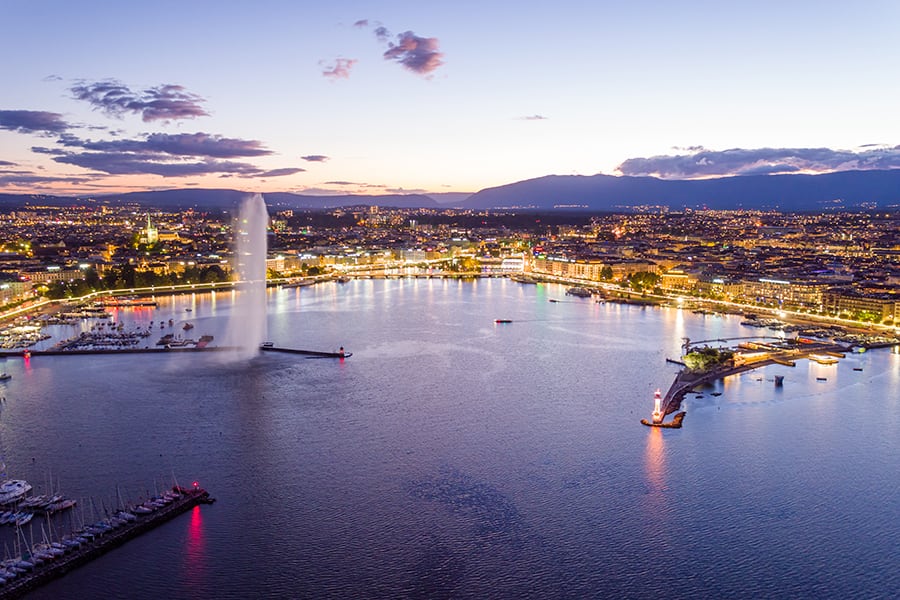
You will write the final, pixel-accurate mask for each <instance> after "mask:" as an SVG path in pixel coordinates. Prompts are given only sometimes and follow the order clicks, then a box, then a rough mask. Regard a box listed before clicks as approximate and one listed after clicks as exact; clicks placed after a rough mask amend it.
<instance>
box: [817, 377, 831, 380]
mask: <svg viewBox="0 0 900 600" xmlns="http://www.w3.org/2000/svg"><path fill="white" fill-rule="evenodd" d="M816 381H828V378H827V377H816Z"/></svg>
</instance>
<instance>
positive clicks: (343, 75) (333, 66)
mask: <svg viewBox="0 0 900 600" xmlns="http://www.w3.org/2000/svg"><path fill="white" fill-rule="evenodd" d="M357 62H358V61H357V60H356V59H355V58H336V59H334V61H332V62H329V63H326V62H324V61H320V62H319V64H320V65H322V66H323V67H324V68H323V69H322V75H323V76H324V77H328V78H331V79H348V78H349V77H350V70H351V69H353V65H355V64H356V63H357Z"/></svg>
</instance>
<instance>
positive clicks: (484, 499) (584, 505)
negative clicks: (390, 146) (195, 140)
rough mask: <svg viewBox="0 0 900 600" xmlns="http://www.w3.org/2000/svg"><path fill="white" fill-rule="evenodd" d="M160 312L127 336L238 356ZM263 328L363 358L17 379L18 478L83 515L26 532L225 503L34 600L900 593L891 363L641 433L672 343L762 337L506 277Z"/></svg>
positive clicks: (136, 360)
mask: <svg viewBox="0 0 900 600" xmlns="http://www.w3.org/2000/svg"><path fill="white" fill-rule="evenodd" d="M550 298H554V299H559V300H560V302H558V303H550V302H548V300H549V299H550ZM159 300H160V305H159V307H158V308H156V309H121V310H119V311H116V312H115V315H114V318H115V319H116V320H117V321H119V322H122V323H127V324H129V325H131V324H134V323H138V322H141V323H148V322H149V321H150V320H154V331H155V334H154V337H152V338H148V342H147V343H152V342H153V341H154V340H155V339H156V338H158V335H157V334H158V333H160V331H161V332H162V333H166V332H170V331H173V332H176V331H177V332H179V333H181V332H182V330H181V329H180V328H179V327H180V325H181V324H182V323H184V322H185V321H190V322H191V323H193V324H194V325H195V328H194V329H193V330H191V336H192V337H195V338H196V337H199V336H200V335H203V334H212V335H215V336H216V339H217V340H218V339H222V337H223V336H224V334H225V331H224V328H225V327H226V323H227V321H228V316H229V310H230V307H231V306H232V302H233V295H232V293H227V294H221V293H220V294H217V295H211V294H197V295H196V296H181V297H163V298H160V299H159ZM186 308H191V309H192V310H191V311H190V312H187V311H186V310H185V309H186ZM268 313H269V314H268V338H269V339H270V340H272V341H274V342H275V343H277V344H278V345H284V346H292V347H297V348H303V349H315V350H335V349H337V348H338V347H339V346H345V347H346V348H347V350H348V351H351V352H353V356H352V358H349V359H346V360H344V361H338V360H334V359H307V358H303V357H298V356H293V355H282V354H269V353H267V354H265V355H261V356H257V357H255V358H252V359H250V360H229V357H228V356H227V355H226V354H224V353H203V354H179V355H168V356H156V355H134V356H115V355H113V356H90V357H88V356H62V357H32V358H31V360H30V361H28V362H27V363H26V362H24V361H23V360H22V359H8V360H6V361H5V363H4V365H3V367H2V369H0V370H4V371H7V372H9V373H10V374H12V375H13V378H12V379H11V380H10V381H8V382H6V383H5V384H0V385H2V386H3V389H2V390H0V395H2V396H5V397H6V401H5V402H3V403H2V406H0V453H2V458H3V460H4V461H5V463H6V467H7V474H8V476H10V477H14V478H24V479H27V480H29V481H30V482H31V483H33V484H35V487H36V488H37V489H36V490H35V492H41V491H46V489H47V488H48V487H49V485H50V484H49V482H50V481H52V482H53V483H52V485H53V487H54V488H59V489H61V491H62V492H64V493H65V494H67V495H68V496H70V497H74V498H77V499H79V506H78V507H77V508H76V509H75V511H74V512H73V513H72V514H70V515H68V516H67V517H66V518H63V519H58V520H57V521H54V522H53V523H50V524H48V523H47V522H46V521H44V522H41V521H40V520H39V519H36V520H35V521H32V523H31V524H30V528H31V531H30V532H29V534H28V535H29V536H33V537H34V538H35V539H36V540H37V539H40V537H41V536H42V535H43V532H44V531H46V530H47V529H50V528H52V529H53V530H54V531H57V530H59V529H60V528H62V527H63V523H62V521H64V520H66V519H73V518H74V520H76V521H78V520H80V519H85V520H87V521H88V522H90V521H91V519H92V515H96V514H98V513H102V511H103V508H104V507H108V506H111V505H114V504H115V502H116V496H117V493H118V494H121V496H124V497H127V498H132V499H137V498H140V497H146V496H147V495H152V494H153V493H154V492H155V489H157V488H161V487H163V486H168V485H171V482H172V479H173V476H174V477H176V478H177V479H178V482H179V483H181V484H189V483H190V482H192V481H194V480H197V481H198V482H199V483H200V484H201V485H202V486H204V487H206V488H207V489H209V491H210V492H211V493H212V495H213V496H215V497H216V498H217V499H218V501H217V502H216V504H214V505H212V506H203V507H199V508H196V509H193V510H192V512H190V513H188V514H186V515H183V516H181V517H178V518H177V519H175V520H174V521H171V522H169V523H167V524H165V525H163V526H161V527H159V528H158V529H155V530H154V531H152V532H150V533H148V534H146V535H143V536H141V537H140V538H138V539H136V540H134V541H131V542H129V543H128V544H126V545H125V546H123V547H121V548H118V549H116V550H114V551H112V552H111V553H109V554H107V555H105V556H103V557H102V558H100V559H98V560H96V561H94V562H92V563H91V564H89V565H87V566H85V567H82V568H80V569H78V570H76V571H73V572H72V573H69V574H67V575H66V576H64V577H63V578H61V579H59V580H57V581H55V582H53V583H51V584H50V585H47V586H45V587H43V588H41V589H39V590H37V591H35V592H33V593H32V594H30V595H29V598H48V599H49V598H133V599H145V598H146V599H153V600H158V599H159V598H160V597H165V598H170V599H180V598H263V597H271V598H589V597H617V598H645V597H657V596H664V595H665V596H668V597H678V598H687V597H691V598H696V597H709V598H712V597H715V598H721V597H731V598H760V597H797V598H799V597H804V598H810V597H815V598H890V597H897V596H898V595H900V569H898V552H897V540H898V539H900V499H898V493H897V492H898V486H897V481H898V479H897V474H898V473H900V453H898V452H897V445H898V441H900V416H898V415H900V393H898V389H900V355H898V354H896V353H893V352H892V351H890V350H879V351H870V352H867V353H864V354H852V355H848V356H847V357H846V358H845V359H842V360H841V362H840V363H839V364H837V365H827V366H826V365H819V364H816V363H812V362H809V361H800V363H798V365H797V367H795V368H789V367H783V366H770V367H766V368H764V369H761V370H759V371H751V372H749V373H745V374H743V375H740V376H736V377H732V378H729V379H727V380H725V381H721V382H717V383H716V385H715V386H713V387H710V388H708V389H707V390H704V391H703V392H702V395H693V394H689V395H688V397H687V400H686V402H685V404H684V408H685V409H686V410H687V412H688V414H687V418H686V419H685V427H684V428H683V429H680V430H665V431H664V430H659V429H651V428H647V427H643V426H641V425H640V423H639V421H640V419H641V418H645V417H647V416H648V415H649V413H650V411H651V410H652V399H653V392H654V390H655V389H656V388H662V390H663V391H665V390H666V389H667V388H668V386H669V385H670V383H671V382H672V379H673V377H674V374H675V373H676V367H674V366H673V365H669V364H667V363H666V362H665V358H666V357H667V356H668V357H676V356H678V354H679V351H680V346H681V343H682V338H683V337H690V338H691V339H694V340H698V339H716V338H721V337H728V336H739V335H754V334H758V333H760V332H759V330H752V329H749V328H747V327H744V326H741V325H740V319H739V318H737V317H722V316H713V315H696V314H692V313H691V312H689V311H683V310H679V309H675V308H641V307H635V306H623V305H617V304H603V303H596V302H593V301H591V300H590V299H579V298H572V297H566V296H565V295H564V288H562V287H560V286H553V285H537V286H535V285H523V284H518V283H515V282H511V281H507V280H483V281H474V282H458V281H449V280H392V281H376V280H358V281H353V282H351V283H347V284H334V283H329V284H319V285H317V286H313V287H306V288H299V289H272V290H269V292H268ZM169 318H173V319H174V321H175V324H174V326H173V327H172V328H169V327H168V325H167V324H166V325H164V329H163V330H159V329H158V328H159V323H160V321H164V322H166V323H167V321H168V319H169ZM498 318H502V319H511V320H512V321H513V322H512V323H509V324H496V323H495V322H494V320H495V319H498ZM854 367H856V368H862V369H863V370H862V371H854V370H853V368H854ZM775 375H784V387H783V388H775V386H774V383H773V381H772V380H773V378H774V376H775ZM818 377H825V378H826V381H819V380H818V379H817V378H818ZM713 392H715V393H717V394H719V393H720V394H721V395H715V396H714V395H712V393H713ZM117 490H118V492H117ZM0 535H2V536H3V537H2V538H0V539H3V540H4V541H5V543H6V544H7V546H8V547H9V548H10V550H11V549H12V546H13V535H12V530H11V529H8V528H4V530H3V531H2V532H0Z"/></svg>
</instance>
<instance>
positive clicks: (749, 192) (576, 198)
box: [462, 169, 900, 211]
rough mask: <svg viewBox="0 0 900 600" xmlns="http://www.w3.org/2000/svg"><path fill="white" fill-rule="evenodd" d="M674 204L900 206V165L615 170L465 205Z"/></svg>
mask: <svg viewBox="0 0 900 600" xmlns="http://www.w3.org/2000/svg"><path fill="white" fill-rule="evenodd" d="M648 205H650V206H666V207H669V208H672V209H683V208H704V207H705V208H710V209H720V210H721V209H740V208H744V209H779V210H784V211H818V210H824V209H829V208H831V209H834V208H854V209H858V208H889V207H892V208H900V169H895V170H889V171H842V172H839V173H827V174H823V175H748V176H741V177H722V178H718V179H702V180H691V181H684V180H664V179H656V178H653V177H613V176H611V175H593V176H581V175H548V176H546V177H539V178H537V179H529V180H526V181H519V182H516V183H511V184H508V185H503V186H499V187H494V188H487V189H484V190H481V191H480V192H477V193H475V194H472V196H470V197H469V199H468V200H466V201H465V202H463V203H462V206H463V207H465V208H471V209H486V208H505V207H514V206H516V207H529V208H535V209H542V210H543V209H554V208H578V209H581V210H592V211H616V210H627V209H629V208H633V207H636V206H648Z"/></svg>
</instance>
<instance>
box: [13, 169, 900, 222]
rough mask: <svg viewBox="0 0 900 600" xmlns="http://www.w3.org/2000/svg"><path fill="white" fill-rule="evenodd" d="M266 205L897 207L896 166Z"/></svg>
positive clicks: (578, 179)
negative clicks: (891, 168)
mask: <svg viewBox="0 0 900 600" xmlns="http://www.w3.org/2000/svg"><path fill="white" fill-rule="evenodd" d="M247 195H248V192H241V191H238V190H208V189H177V190H162V191H149V192H131V193H128V194H116V195H110V196H102V197H100V196H98V197H95V198H94V199H92V200H89V199H87V198H86V197H78V198H71V197H64V196H47V195H41V194H27V195H26V194H0V208H6V209H11V208H19V207H22V206H25V205H26V204H31V205H35V204H44V205H51V206H66V205H73V204H89V203H90V202H114V201H115V202H123V203H129V202H130V203H136V204H139V205H142V206H146V207H153V208H161V209H170V210H183V209H188V208H194V209H198V210H208V211H216V210H229V209H232V208H234V207H235V206H237V204H238V202H239V201H240V200H241V199H242V198H244V197H246V196H247ZM264 196H265V198H266V204H267V205H268V206H269V210H270V212H271V211H278V210H286V209H296V210H314V209H329V208H335V207H339V206H382V207H397V208H442V207H447V206H458V207H462V208H470V209H490V208H510V207H519V208H530V209H535V210H554V209H577V210H581V211H589V212H598V211H622V210H630V209H633V208H635V207H639V206H665V207H668V208H671V209H675V210H680V209H684V208H710V209H717V210H728V209H740V208H744V209H778V210H783V211H821V210H826V209H841V208H844V209H861V208H891V209H900V169H894V170H889V171H842V172H839V173H827V174H824V175H746V176H740V177H721V178H718V179H702V180H691V181H685V180H665V179H656V178H654V177H613V176H611V175H593V176H582V175H548V176H546V177H538V178H537V179H528V180H526V181H518V182H516V183H510V184H507V185H502V186H498V187H493V188H487V189H484V190H481V191H480V192H476V193H475V194H472V195H468V198H466V196H467V195H466V194H434V197H432V196H429V195H426V194H392V195H383V196H357V195H352V194H348V195H342V196H308V195H303V194H293V193H290V192H273V193H267V194H264Z"/></svg>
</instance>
